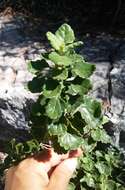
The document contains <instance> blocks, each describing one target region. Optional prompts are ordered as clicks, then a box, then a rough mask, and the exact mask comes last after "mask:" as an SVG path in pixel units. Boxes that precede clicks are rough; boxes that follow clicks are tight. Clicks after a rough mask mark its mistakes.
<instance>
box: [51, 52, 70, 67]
mask: <svg viewBox="0 0 125 190" xmlns="http://www.w3.org/2000/svg"><path fill="white" fill-rule="evenodd" d="M49 59H50V60H51V61H52V62H53V63H55V64H56V65H59V66H68V65H71V64H72V59H71V58H70V57H68V56H64V55H59V54H58V53H56V52H52V53H50V54H49Z"/></svg>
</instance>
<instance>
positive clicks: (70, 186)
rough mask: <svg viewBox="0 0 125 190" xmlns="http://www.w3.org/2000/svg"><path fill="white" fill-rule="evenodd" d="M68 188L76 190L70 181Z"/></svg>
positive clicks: (68, 189)
mask: <svg viewBox="0 0 125 190" xmlns="http://www.w3.org/2000/svg"><path fill="white" fill-rule="evenodd" d="M67 190H75V185H74V184H73V183H71V182H70V183H69V184H68V188H67Z"/></svg>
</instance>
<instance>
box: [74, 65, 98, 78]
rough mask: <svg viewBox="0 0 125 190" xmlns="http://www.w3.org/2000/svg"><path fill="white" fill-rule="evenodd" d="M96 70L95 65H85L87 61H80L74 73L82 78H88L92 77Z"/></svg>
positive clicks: (75, 66)
mask: <svg viewBox="0 0 125 190" xmlns="http://www.w3.org/2000/svg"><path fill="white" fill-rule="evenodd" d="M94 70H95V65H92V64H88V63H85V61H80V62H77V63H75V64H74V67H73V72H75V74H76V75H78V76H79V77H82V78H88V77H90V76H91V75H92V73H93V72H94Z"/></svg>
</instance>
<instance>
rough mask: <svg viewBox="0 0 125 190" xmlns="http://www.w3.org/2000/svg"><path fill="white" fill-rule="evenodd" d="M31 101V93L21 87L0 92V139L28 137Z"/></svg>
mask: <svg viewBox="0 0 125 190" xmlns="http://www.w3.org/2000/svg"><path fill="white" fill-rule="evenodd" d="M33 102H34V97H33V95H32V94H30V93H29V92H27V91H26V90H25V89H23V88H21V87H19V88H10V89H8V91H6V92H3V93H1V94H0V141H9V140H11V139H12V138H16V139H18V140H24V139H25V138H26V137H28V130H29V127H28V121H29V116H30V109H31V105H32V104H33Z"/></svg>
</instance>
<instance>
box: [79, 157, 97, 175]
mask: <svg viewBox="0 0 125 190" xmlns="http://www.w3.org/2000/svg"><path fill="white" fill-rule="evenodd" d="M81 167H82V168H84V170H86V171H89V172H92V170H93V169H94V168H95V162H94V161H93V160H92V157H91V156H89V155H87V156H84V157H82V158H81Z"/></svg>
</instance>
